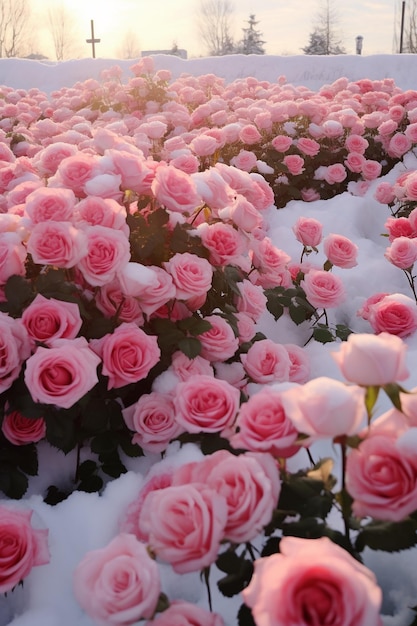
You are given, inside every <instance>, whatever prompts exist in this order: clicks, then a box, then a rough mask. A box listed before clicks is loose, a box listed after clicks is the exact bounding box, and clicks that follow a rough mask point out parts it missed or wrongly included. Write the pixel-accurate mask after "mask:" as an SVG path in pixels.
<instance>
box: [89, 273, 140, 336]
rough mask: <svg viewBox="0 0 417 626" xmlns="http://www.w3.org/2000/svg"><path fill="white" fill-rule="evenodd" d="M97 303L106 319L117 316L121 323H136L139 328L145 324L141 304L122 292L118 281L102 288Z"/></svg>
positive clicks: (96, 299) (98, 293)
mask: <svg viewBox="0 0 417 626" xmlns="http://www.w3.org/2000/svg"><path fill="white" fill-rule="evenodd" d="M95 303H96V306H97V308H98V310H99V311H101V312H102V313H103V315H104V316H105V317H114V316H116V314H117V319H118V320H120V321H121V322H135V323H136V324H137V325H138V326H142V324H143V323H144V319H143V314H142V310H141V307H140V306H139V302H138V301H137V299H136V298H134V297H133V296H128V295H126V294H125V293H123V292H122V290H121V288H120V284H119V282H118V280H117V279H116V280H114V281H111V282H110V283H107V284H106V285H102V286H101V288H100V289H99V291H98V292H97V294H96V298H95Z"/></svg>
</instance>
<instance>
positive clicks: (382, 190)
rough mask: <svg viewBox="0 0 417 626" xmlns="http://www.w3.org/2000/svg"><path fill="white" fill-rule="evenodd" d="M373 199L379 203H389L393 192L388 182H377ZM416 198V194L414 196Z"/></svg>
mask: <svg viewBox="0 0 417 626" xmlns="http://www.w3.org/2000/svg"><path fill="white" fill-rule="evenodd" d="M374 197H375V200H377V201H378V202H380V203H381V204H391V202H393V201H394V198H395V192H394V190H393V188H392V185H391V184H390V183H385V182H383V183H379V185H378V186H377V188H376V189H375V196H374ZM416 198H417V196H416Z"/></svg>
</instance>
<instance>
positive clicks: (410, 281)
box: [404, 270, 417, 302]
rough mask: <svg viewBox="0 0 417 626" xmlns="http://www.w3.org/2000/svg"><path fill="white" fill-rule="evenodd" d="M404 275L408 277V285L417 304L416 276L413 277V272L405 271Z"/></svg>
mask: <svg viewBox="0 0 417 626" xmlns="http://www.w3.org/2000/svg"><path fill="white" fill-rule="evenodd" d="M404 274H405V275H406V277H407V280H408V284H409V285H410V288H411V291H412V292H413V296H414V300H415V301H416V302H417V293H416V287H415V284H414V279H415V276H413V274H412V272H411V270H404Z"/></svg>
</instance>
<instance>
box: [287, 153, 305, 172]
mask: <svg viewBox="0 0 417 626" xmlns="http://www.w3.org/2000/svg"><path fill="white" fill-rule="evenodd" d="M282 162H283V164H284V165H285V166H286V167H287V168H288V171H289V173H290V174H293V176H298V175H299V174H302V173H303V172H304V159H303V158H302V157H300V155H298V154H288V155H287V156H285V157H284V158H283V159H282Z"/></svg>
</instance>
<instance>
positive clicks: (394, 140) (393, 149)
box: [387, 133, 412, 158]
mask: <svg viewBox="0 0 417 626" xmlns="http://www.w3.org/2000/svg"><path fill="white" fill-rule="evenodd" d="M411 146H412V143H411V141H410V139H409V138H408V137H407V136H406V135H404V134H403V133H395V135H393V136H392V137H391V139H390V141H389V144H388V150H387V152H388V154H389V155H390V156H392V157H397V158H399V157H402V156H403V154H405V153H406V152H408V151H409V150H411Z"/></svg>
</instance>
